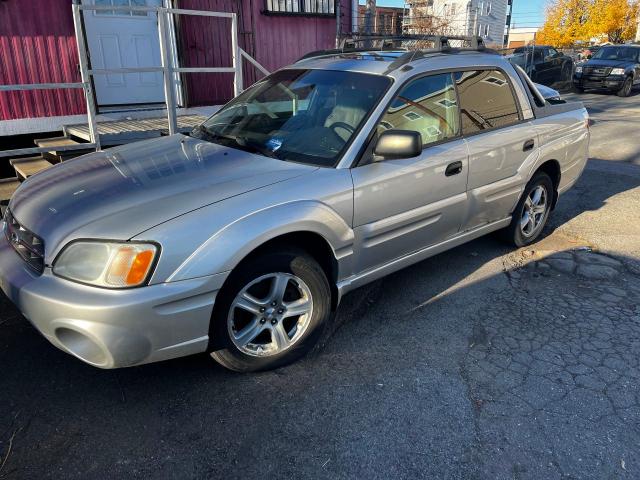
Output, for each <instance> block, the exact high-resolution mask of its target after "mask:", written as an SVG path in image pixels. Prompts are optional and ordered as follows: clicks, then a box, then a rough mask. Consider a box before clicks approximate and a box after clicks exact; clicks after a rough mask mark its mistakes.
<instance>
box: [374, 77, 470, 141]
mask: <svg viewBox="0 0 640 480" xmlns="http://www.w3.org/2000/svg"><path fill="white" fill-rule="evenodd" d="M459 127H460V126H459V113H458V102H457V98H456V91H455V87H454V85H453V78H452V76H451V74H450V73H443V74H438V75H430V76H427V77H421V78H418V79H417V80H413V81H412V82H410V83H408V84H407V85H406V86H405V87H403V88H402V90H400V93H398V95H397V96H396V98H395V99H394V100H393V102H391V105H390V106H389V109H388V110H387V112H386V113H385V114H384V117H383V118H382V120H381V121H380V123H379V124H378V133H382V132H383V131H385V130H390V129H397V130H413V131H416V132H420V134H421V135H422V143H423V145H425V146H426V145H428V144H430V143H435V142H440V141H443V140H447V139H449V138H453V137H456V136H457V135H458V134H459V130H460V128H459Z"/></svg>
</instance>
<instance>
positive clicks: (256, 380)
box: [0, 94, 640, 479]
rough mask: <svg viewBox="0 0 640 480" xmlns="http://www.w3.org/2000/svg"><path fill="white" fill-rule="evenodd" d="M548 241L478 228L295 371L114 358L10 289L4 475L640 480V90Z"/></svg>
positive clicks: (612, 108) (357, 314)
mask: <svg viewBox="0 0 640 480" xmlns="http://www.w3.org/2000/svg"><path fill="white" fill-rule="evenodd" d="M580 98H581V99H583V100H584V101H585V102H586V103H587V105H588V106H589V107H590V109H591V110H592V113H593V118H594V124H593V127H592V135H593V137H592V151H591V155H592V157H593V158H594V159H593V160H591V161H590V162H589V165H588V168H587V170H586V171H585V173H584V175H583V177H582V178H581V180H580V182H579V183H578V184H577V185H576V187H575V188H574V189H572V190H571V191H570V192H569V193H567V194H566V195H565V196H564V197H563V198H562V199H561V201H560V204H559V205H558V208H557V210H556V211H555V212H554V215H553V217H552V219H551V222H550V224H549V226H548V227H547V229H546V231H545V236H544V238H543V239H542V240H541V241H540V242H538V243H537V244H535V245H533V246H531V247H529V248H526V249H521V250H517V251H513V250H510V249H509V248H507V247H505V246H504V245H502V244H500V243H499V242H497V241H496V240H494V239H493V238H492V237H487V238H482V239H479V240H477V241H475V242H472V243H470V244H468V245H465V246H462V247H459V248H457V249H454V250H452V251H449V252H446V253H444V254H442V255H439V256H437V257H434V258H432V259H429V260H427V261H424V262H422V263H420V264H418V265H415V266H413V267H410V268H407V269H405V270H403V271H401V272H398V273H396V274H393V275H391V276H389V277H387V278H385V279H383V280H381V281H379V282H376V283H374V284H373V285H370V286H368V287H365V288H362V289H360V290H357V291H356V292H353V293H352V294H350V295H348V296H347V297H346V298H345V301H344V304H343V306H342V309H341V312H340V315H339V317H338V318H337V320H336V328H335V331H334V333H333V335H331V337H329V338H327V339H326V341H325V342H324V346H323V347H322V348H321V349H319V350H318V351H317V352H316V353H315V354H313V355H311V356H309V357H307V358H305V359H304V360H303V361H301V362H299V363H298V364H296V365H292V366H290V367H287V368H283V369H280V370H277V371H275V372H268V373H262V374H256V375H237V374H233V373H230V372H227V371H224V370H223V369H221V368H219V367H217V366H216V365H215V364H214V363H213V362H212V361H211V360H210V359H209V358H208V357H207V356H205V355H200V356H194V357H190V358H185V359H179V360H175V361H170V362H164V363H160V364H155V365H147V366H143V367H138V368H131V369H124V370H117V371H101V370H96V369H93V368H92V367H89V366H87V365H84V364H82V363H80V362H78V361H77V360H75V359H73V358H72V357H70V356H68V355H66V354H64V353H62V352H60V351H58V350H56V349H55V348H53V347H51V346H50V345H49V344H48V343H47V342H46V341H45V340H44V339H43V338H42V337H41V336H40V335H39V334H38V333H37V332H36V331H35V330H34V329H33V328H32V327H30V325H29V324H28V323H27V322H26V321H25V320H24V319H23V318H22V317H21V316H20V315H19V313H18V312H17V311H16V310H15V309H14V308H13V306H11V305H10V304H9V302H7V301H6V299H4V298H2V299H0V369H1V374H0V478H12V479H14V478H20V479H22V478H78V479H92V478H96V479H102V478H176V479H184V478H239V477H250V476H258V475H260V476H265V477H269V478H272V477H277V478H331V479H335V478H381V479H386V478H477V479H485V478H486V479H502V478H504V479H511V478H517V479H541V478H544V479H547V478H548V479H554V478H575V479H578V478H579V479H603V478H614V479H615V478H629V479H635V478H640V458H638V457H639V456H638V452H639V451H640V382H639V380H640V365H639V358H640V307H639V305H640V282H639V279H640V166H638V165H640V140H638V138H637V131H638V126H637V123H638V120H637V118H640V95H635V96H633V97H631V98H628V99H619V98H617V97H612V96H604V95H600V94H586V95H582V96H580Z"/></svg>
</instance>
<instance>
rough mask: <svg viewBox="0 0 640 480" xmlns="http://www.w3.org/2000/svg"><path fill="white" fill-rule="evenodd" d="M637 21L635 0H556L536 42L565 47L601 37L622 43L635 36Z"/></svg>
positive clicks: (550, 7)
mask: <svg viewBox="0 0 640 480" xmlns="http://www.w3.org/2000/svg"><path fill="white" fill-rule="evenodd" d="M637 24H638V0H555V1H552V3H550V4H549V6H548V7H547V12H546V17H545V22H544V25H543V26H542V28H541V29H540V30H539V31H538V35H537V36H536V43H539V44H541V43H545V44H550V45H555V46H557V47H566V46H570V45H573V44H575V43H576V42H577V41H583V42H584V41H589V40H590V39H591V38H600V37H603V40H605V39H606V40H608V41H610V42H614V43H622V42H624V41H626V40H632V39H633V38H634V37H635V33H636V28H637Z"/></svg>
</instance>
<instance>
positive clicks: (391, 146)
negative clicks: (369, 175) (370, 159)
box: [373, 130, 422, 161]
mask: <svg viewBox="0 0 640 480" xmlns="http://www.w3.org/2000/svg"><path fill="white" fill-rule="evenodd" d="M420 153H422V135H421V134H420V132H415V131H413V130H386V131H384V132H382V133H381V134H380V136H379V137H378V142H377V143H376V148H374V150H373V155H374V161H380V160H393V159H398V158H413V157H417V156H418V155H420Z"/></svg>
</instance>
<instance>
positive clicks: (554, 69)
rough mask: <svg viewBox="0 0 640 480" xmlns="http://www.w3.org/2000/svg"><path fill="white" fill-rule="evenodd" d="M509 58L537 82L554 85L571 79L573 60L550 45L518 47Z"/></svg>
mask: <svg viewBox="0 0 640 480" xmlns="http://www.w3.org/2000/svg"><path fill="white" fill-rule="evenodd" d="M508 58H509V61H510V62H511V63H513V64H515V65H519V66H520V67H522V69H523V70H524V71H525V72H527V74H528V75H529V77H530V78H531V80H533V81H534V82H536V83H540V84H542V85H547V86H552V85H557V84H559V83H562V82H570V81H571V73H572V72H573V60H572V59H571V57H569V56H568V55H565V54H563V53H562V52H559V51H557V50H556V49H555V48H553V47H550V46H548V45H535V46H529V47H518V48H516V49H515V50H514V51H513V54H512V55H510V56H509V57H508Z"/></svg>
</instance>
